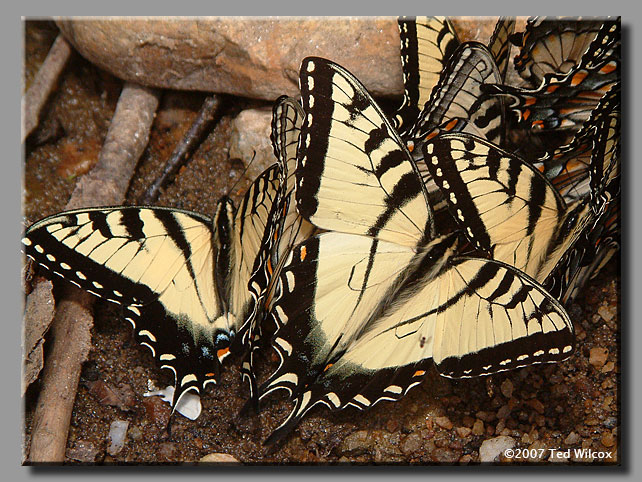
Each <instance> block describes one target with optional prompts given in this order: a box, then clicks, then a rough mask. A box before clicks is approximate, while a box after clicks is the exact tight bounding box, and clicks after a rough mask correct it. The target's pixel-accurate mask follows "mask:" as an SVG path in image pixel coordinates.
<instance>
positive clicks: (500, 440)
mask: <svg viewBox="0 0 642 482" xmlns="http://www.w3.org/2000/svg"><path fill="white" fill-rule="evenodd" d="M514 446H515V439H514V438H512V437H506V436H504V435H500V436H499V437H495V438H491V439H489V440H484V441H483V442H482V444H481V447H479V461H480V462H495V461H497V460H498V459H499V456H500V455H501V454H503V453H504V452H505V451H506V450H508V449H511V448H513V447H514Z"/></svg>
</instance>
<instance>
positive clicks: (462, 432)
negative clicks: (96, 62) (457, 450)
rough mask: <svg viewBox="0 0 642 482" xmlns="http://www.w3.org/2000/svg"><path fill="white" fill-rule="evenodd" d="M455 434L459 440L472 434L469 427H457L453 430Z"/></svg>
mask: <svg viewBox="0 0 642 482" xmlns="http://www.w3.org/2000/svg"><path fill="white" fill-rule="evenodd" d="M455 432H457V435H459V436H460V437H461V438H465V437H468V436H469V435H470V434H471V433H472V432H473V429H471V428H470V427H457V428H456V429H455Z"/></svg>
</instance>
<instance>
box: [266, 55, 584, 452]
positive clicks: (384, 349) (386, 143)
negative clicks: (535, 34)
mask: <svg viewBox="0 0 642 482" xmlns="http://www.w3.org/2000/svg"><path fill="white" fill-rule="evenodd" d="M300 85H301V94H302V101H303V110H304V113H305V116H304V118H303V124H302V126H301V134H300V139H299V145H298V152H297V167H296V190H295V196H296V202H297V210H298V212H299V213H300V214H301V216H303V217H304V218H305V219H306V220H308V221H309V222H310V223H311V224H313V225H315V226H317V227H318V228H320V229H323V230H325V231H326V232H323V233H320V234H316V235H314V236H312V237H310V238H309V239H307V240H305V241H303V242H302V243H299V244H297V245H296V246H295V247H294V248H293V250H292V252H291V253H290V255H289V257H288V259H287V260H286V262H285V265H284V266H283V268H282V269H281V272H280V274H279V282H280V283H281V294H280V297H279V299H278V300H276V301H275V302H274V303H273V306H272V314H273V316H274V317H275V318H276V319H277V320H279V325H280V328H279V329H278V331H277V332H276V334H275V335H274V338H273V341H272V344H273V346H274V348H275V349H276V350H277V352H278V354H279V356H280V358H281V363H280V365H279V367H278V368H277V370H276V371H275V372H274V373H273V374H272V375H270V377H269V378H268V380H267V381H266V382H265V383H263V384H262V385H261V387H260V388H259V397H260V398H261V399H262V398H264V397H265V396H267V395H268V394H270V393H272V392H274V391H278V390H285V391H287V392H288V393H289V394H290V397H291V399H292V400H293V401H294V402H295V406H294V409H293V410H292V412H291V413H290V415H289V417H288V418H287V420H286V421H285V422H284V423H283V424H282V425H281V426H280V427H279V428H277V430H276V431H275V432H274V433H273V434H272V435H271V436H270V438H269V439H268V440H267V442H266V443H272V442H275V441H276V440H279V439H280V438H282V437H284V436H285V435H286V434H287V433H288V432H289V431H290V430H291V429H292V428H293V427H294V426H295V425H296V424H297V423H298V421H299V420H300V419H301V418H302V417H303V416H304V415H305V414H306V413H307V412H308V411H309V410H310V409H311V408H312V407H313V406H315V405H317V404H323V405H326V406H327V407H329V408H331V409H342V408H344V407H346V406H349V405H352V406H355V407H358V408H361V409H363V408H367V407H370V406H372V405H374V404H375V403H377V402H379V401H380V400H397V399H399V398H400V397H402V396H403V395H404V394H405V393H407V391H408V390H409V389H410V388H412V387H413V386H415V385H417V384H418V383H420V382H421V380H422V379H423V378H424V375H425V374H426V371H427V370H428V368H429V367H430V366H431V365H432V364H433V363H434V364H436V367H437V370H438V371H439V372H440V373H441V374H442V375H444V376H449V377H471V376H478V375H484V374H490V373H494V372H497V371H500V370H507V369H511V368H516V367H519V366H525V365H530V364H533V363H541V362H552V361H558V360H563V359H565V358H567V357H568V356H570V354H571V352H572V350H573V344H574V334H573V326H572V323H571V321H570V320H569V318H568V315H567V314H566V312H565V311H564V309H563V308H562V307H561V305H560V304H559V303H558V302H557V301H556V300H555V299H554V298H552V297H551V296H550V295H549V294H548V293H547V292H546V291H545V290H544V289H543V288H542V287H541V286H540V285H539V284H538V283H536V282H535V281H534V280H533V279H531V278H530V277H529V276H527V275H525V274H523V273H521V272H519V271H518V270H516V269H514V268H513V267H510V266H508V265H506V264H504V263H500V262H496V261H493V260H488V259H483V258H473V257H462V256H458V255H457V249H458V239H457V236H458V235H457V233H453V234H450V235H446V236H441V237H436V235H435V227H434V223H433V217H432V211H431V208H430V206H429V204H428V202H427V192H426V188H425V186H424V183H423V182H422V179H421V177H420V174H419V171H418V169H417V167H416V165H415V162H414V161H413V159H412V157H411V155H410V153H409V152H408V150H407V148H406V146H405V143H404V142H403V141H402V140H401V138H400V137H399V136H398V134H397V133H396V131H395V129H394V128H393V126H392V125H391V124H390V122H389V121H388V120H387V118H386V116H385V115H384V114H383V112H382V110H381V109H380V108H379V106H378V105H377V104H376V103H375V101H374V100H373V99H372V97H371V96H370V95H369V94H368V92H367V91H366V90H365V88H364V87H363V85H362V84H361V83H360V82H359V81H358V80H357V79H356V78H355V77H354V76H352V75H351V74H350V73H349V72H348V71H346V70H345V69H343V68H342V67H340V66H339V65H336V64H334V63H332V62H330V61H328V60H325V59H321V58H316V57H311V58H306V59H304V61H303V63H302V66H301V70H300Z"/></svg>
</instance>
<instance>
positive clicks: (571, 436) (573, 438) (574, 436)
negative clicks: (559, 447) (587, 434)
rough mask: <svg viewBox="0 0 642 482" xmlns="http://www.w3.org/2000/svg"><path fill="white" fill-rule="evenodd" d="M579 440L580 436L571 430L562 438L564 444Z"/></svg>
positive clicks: (573, 443) (574, 442)
mask: <svg viewBox="0 0 642 482" xmlns="http://www.w3.org/2000/svg"><path fill="white" fill-rule="evenodd" d="M580 440H581V438H580V436H579V435H578V434H576V433H575V432H571V433H569V434H568V436H567V437H566V438H565V439H564V443H565V444H566V445H575V444H576V443H578V442H579V441H580Z"/></svg>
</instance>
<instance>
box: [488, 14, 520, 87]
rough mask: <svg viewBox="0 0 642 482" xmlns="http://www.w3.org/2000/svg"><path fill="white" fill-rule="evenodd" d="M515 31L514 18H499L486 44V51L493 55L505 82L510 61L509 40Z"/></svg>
mask: <svg viewBox="0 0 642 482" xmlns="http://www.w3.org/2000/svg"><path fill="white" fill-rule="evenodd" d="M514 31H515V17H500V18H499V19H498V20H497V24H496V25H495V30H494V31H493V35H492V36H491V37H490V41H489V42H488V50H489V51H490V53H491V54H492V55H493V58H494V59H495V63H496V64H497V69H498V70H499V73H500V75H501V78H502V81H503V82H506V73H507V72H508V64H509V61H510V46H511V44H510V42H509V38H510V36H511V35H512V34H513V32H514Z"/></svg>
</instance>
